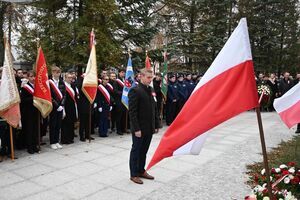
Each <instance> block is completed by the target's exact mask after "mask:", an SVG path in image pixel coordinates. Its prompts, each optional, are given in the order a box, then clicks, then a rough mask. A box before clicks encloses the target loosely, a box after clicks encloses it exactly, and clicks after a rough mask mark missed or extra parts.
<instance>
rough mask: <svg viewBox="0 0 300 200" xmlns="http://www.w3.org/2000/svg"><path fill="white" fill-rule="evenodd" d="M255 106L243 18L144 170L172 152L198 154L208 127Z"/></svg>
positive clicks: (254, 87) (256, 104) (246, 31)
mask: <svg viewBox="0 0 300 200" xmlns="http://www.w3.org/2000/svg"><path fill="white" fill-rule="evenodd" d="M257 106H258V95H257V89H256V83H255V79H254V69H253V61H252V55H251V49H250V42H249V35H248V28H247V21H246V19H245V18H243V19H241V20H240V22H239V24H238V26H237V28H236V29H235V30H234V32H233V33H232V35H231V36H230V38H229V39H228V41H227V42H226V44H225V46H224V47H223V49H222V50H221V51H220V53H219V54H218V56H217V57H216V59H215V60H214V62H213V63H212V65H211V66H210V68H209V69H208V70H207V72H206V73H205V75H204V76H203V78H202V79H201V81H200V82H199V83H198V85H197V86H196V88H195V89H194V91H193V93H192V95H191V96H190V98H189V99H188V101H187V102H186V104H185V105H184V107H183V109H182V110H181V112H180V113H179V114H178V116H177V117H176V119H175V120H174V122H173V123H172V124H171V126H170V127H169V128H168V129H167V131H166V132H165V134H164V136H163V137H162V139H161V141H160V144H159V146H158V147H157V149H156V151H155V154H154V156H153V157H152V160H151V161H150V163H149V165H148V167H147V169H150V168H151V167H152V166H153V165H155V164H156V163H158V162H159V161H161V160H162V159H164V158H167V157H170V156H173V155H181V154H193V155H196V154H199V153H200V150H201V148H202V146H203V143H204V142H205V138H206V137H207V134H208V132H207V131H208V130H210V129H212V128H213V127H215V126H217V125H219V124H221V123H222V122H224V121H226V120H228V119H230V118H232V117H234V116H236V115H238V114H239V113H241V112H244V111H247V110H250V109H252V108H254V107H257Z"/></svg>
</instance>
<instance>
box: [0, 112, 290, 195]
mask: <svg viewBox="0 0 300 200" xmlns="http://www.w3.org/2000/svg"><path fill="white" fill-rule="evenodd" d="M262 115H263V124H264V130H265V135H266V142H267V147H269V148H271V147H274V146H276V145H277V144H278V143H280V141H281V140H288V139H290V138H291V137H292V136H293V132H294V130H288V129H287V128H286V127H285V126H284V125H283V123H282V122H281V121H280V119H279V117H278V115H277V114H276V113H263V114H262ZM199 123H200V122H199ZM163 131H164V129H162V130H161V131H160V133H158V134H155V135H154V137H153V141H152V144H151V148H150V150H149V153H148V155H149V158H148V161H149V159H150V157H151V156H152V155H153V152H154V150H155V148H156V147H157V145H158V143H159V140H160V138H161V136H162V133H163ZM210 132H211V134H210V137H209V138H208V139H207V142H206V144H205V145H204V148H203V150H202V151H201V153H200V155H199V156H177V157H172V158H169V159H165V160H163V161H162V162H161V163H159V164H158V165H156V166H154V167H153V169H151V171H150V173H151V174H152V175H154V176H155V178H156V179H155V180H154V181H148V180H145V181H144V185H136V184H133V183H132V182H131V181H129V167H128V158H129V151H130V147H131V137H130V135H124V136H117V135H115V134H112V135H110V136H109V137H108V138H98V137H96V140H95V141H92V143H82V142H75V144H72V145H64V148H63V149H61V150H51V149H50V148H49V147H43V149H42V152H41V154H34V155H29V154H27V153H26V152H23V151H18V152H17V153H16V154H17V156H18V157H19V159H17V160H16V161H14V162H12V161H9V160H6V161H4V162H2V163H0V199H1V200H7V199H8V200H15V199H16V200H17V199H18V200H19V199H22V200H23V199H24V200H35V199H37V200H40V199H42V200H47V199H51V200H53V199H55V200H61V199H63V200H68V199H87V200H93V199H96V200H99V199H104V200H106V199H110V200H113V199H120V200H126V199H128V200H135V199H144V200H150V199H157V200H158V199H159V200H161V199H201V200H206V199H207V200H215V199H222V200H226V199H228V200H229V199H243V198H244V196H245V195H247V194H248V193H249V192H250V188H249V187H248V186H247V185H246V184H245V181H246V180H247V176H246V175H245V171H246V165H247V164H251V163H253V162H255V161H260V160H262V156H261V155H260V152H261V147H260V139H259V133H258V128H257V120H256V114H255V113H254V112H246V113H243V114H241V115H239V116H237V117H235V118H233V119H231V120H229V121H227V122H225V123H223V124H222V125H220V126H218V127H216V128H214V129H213V130H211V131H210Z"/></svg>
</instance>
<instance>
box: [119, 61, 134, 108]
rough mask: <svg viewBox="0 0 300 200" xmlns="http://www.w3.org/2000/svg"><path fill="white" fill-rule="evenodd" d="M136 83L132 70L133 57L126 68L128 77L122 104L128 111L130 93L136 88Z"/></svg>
mask: <svg viewBox="0 0 300 200" xmlns="http://www.w3.org/2000/svg"><path fill="white" fill-rule="evenodd" d="M135 85H136V83H135V80H134V73H133V68H132V62H131V57H129V59H128V63H127V68H126V75H125V81H124V87H123V93H122V103H123V104H124V106H125V107H126V108H127V109H128V93H129V91H130V89H131V88H133V87H135Z"/></svg>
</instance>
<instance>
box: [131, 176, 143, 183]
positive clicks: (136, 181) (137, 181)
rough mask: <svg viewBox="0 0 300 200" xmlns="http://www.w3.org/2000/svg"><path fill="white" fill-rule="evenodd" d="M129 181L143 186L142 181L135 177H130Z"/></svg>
mask: <svg viewBox="0 0 300 200" xmlns="http://www.w3.org/2000/svg"><path fill="white" fill-rule="evenodd" d="M130 180H131V181H133V182H135V183H137V184H143V181H142V180H141V179H140V178H139V177H137V176H133V177H130Z"/></svg>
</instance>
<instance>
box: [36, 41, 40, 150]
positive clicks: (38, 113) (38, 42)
mask: <svg viewBox="0 0 300 200" xmlns="http://www.w3.org/2000/svg"><path fill="white" fill-rule="evenodd" d="M36 47H37V55H38V54H39V47H40V38H36ZM36 67H37V63H36V64H35V73H36V71H37V70H36ZM37 115H38V118H37V119H38V120H37V123H38V130H37V131H38V134H37V137H38V138H37V139H38V147H39V152H40V151H41V115H40V111H39V110H38V112H37Z"/></svg>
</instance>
